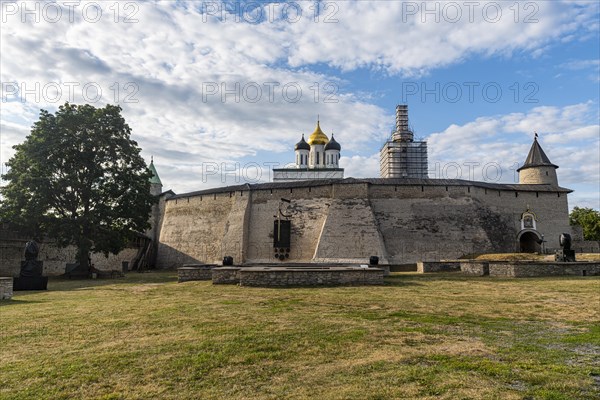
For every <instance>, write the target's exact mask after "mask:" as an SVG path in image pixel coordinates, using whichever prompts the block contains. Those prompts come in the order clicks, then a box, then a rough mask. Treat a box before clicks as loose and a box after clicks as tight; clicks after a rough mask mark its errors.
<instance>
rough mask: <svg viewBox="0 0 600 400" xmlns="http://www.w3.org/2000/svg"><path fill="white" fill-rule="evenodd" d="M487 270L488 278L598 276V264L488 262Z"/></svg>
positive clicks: (599, 271) (599, 272) (599, 269)
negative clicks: (488, 271)
mask: <svg viewBox="0 0 600 400" xmlns="http://www.w3.org/2000/svg"><path fill="white" fill-rule="evenodd" d="M489 268H490V276H496V277H509V278H521V277H535V276H565V275H567V276H568V275H571V276H591V275H600V263H599V262H570V263H553V262H535V261H533V262H525V261H521V262H519V261H516V262H515V261H512V262H490V266H489Z"/></svg>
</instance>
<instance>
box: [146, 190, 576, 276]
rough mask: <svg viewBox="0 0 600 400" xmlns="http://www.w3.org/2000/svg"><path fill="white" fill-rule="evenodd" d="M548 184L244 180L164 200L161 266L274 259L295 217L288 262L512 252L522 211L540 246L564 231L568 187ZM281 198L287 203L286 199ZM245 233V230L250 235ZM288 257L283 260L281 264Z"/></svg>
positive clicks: (551, 245)
mask: <svg viewBox="0 0 600 400" xmlns="http://www.w3.org/2000/svg"><path fill="white" fill-rule="evenodd" d="M568 192H569V191H568V190H566V189H562V188H559V187H556V186H551V185H505V184H487V183H482V182H471V181H461V180H431V179H420V180H419V179H416V180H410V179H398V180H396V179H345V180H332V181H309V182H293V183H292V182H290V183H265V184H258V185H240V186H236V187H226V188H219V189H213V190H205V191H201V192H195V193H189V194H183V195H178V196H174V197H172V198H170V199H168V200H166V202H165V206H164V215H163V217H162V226H161V228H160V232H159V238H160V239H159V244H158V258H157V266H158V267H159V268H175V267H178V266H181V265H182V264H187V263H218V262H220V261H221V260H222V259H223V257H224V256H225V255H229V256H232V257H233V258H234V262H235V263H274V262H277V261H276V260H275V259H274V252H273V230H274V229H273V222H274V220H275V216H276V215H277V214H278V210H279V207H280V204H282V205H283V207H282V211H284V212H285V213H288V214H291V218H290V219H291V224H292V234H291V246H290V248H291V252H290V257H289V259H286V260H285V261H289V262H332V263H333V262H358V263H365V262H366V261H367V260H368V259H369V256H371V255H377V256H379V257H380V261H381V262H382V263H389V264H403V263H415V262H417V261H420V260H440V259H455V258H458V257H460V256H462V255H465V254H470V253H483V252H515V251H518V248H517V247H518V241H517V235H518V232H519V231H520V230H521V225H520V219H521V214H522V213H523V212H524V211H526V210H527V209H528V208H529V209H530V210H531V211H532V212H534V213H535V214H536V216H537V219H538V220H537V230H538V231H539V232H540V233H542V234H544V236H545V239H546V240H547V243H546V244H545V245H546V249H547V250H549V251H552V249H556V248H559V243H558V237H559V235H560V233H562V232H570V231H571V228H570V226H569V225H568V205H567V193H568ZM281 198H285V199H289V200H291V203H290V204H289V206H288V204H287V203H282V202H281V200H280V199H281ZM250 233H251V234H250ZM285 261H283V262H281V263H282V264H285Z"/></svg>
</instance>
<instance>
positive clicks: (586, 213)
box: [569, 207, 600, 240]
mask: <svg viewBox="0 0 600 400" xmlns="http://www.w3.org/2000/svg"><path fill="white" fill-rule="evenodd" d="M569 223H570V224H571V225H579V226H581V227H582V228H583V238H584V239H585V240H600V212H598V210H594V209H593V208H579V207H575V208H573V211H571V214H569Z"/></svg>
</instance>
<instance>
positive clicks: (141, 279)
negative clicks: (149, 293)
mask: <svg viewBox="0 0 600 400" xmlns="http://www.w3.org/2000/svg"><path fill="white" fill-rule="evenodd" d="M171 282H177V272H176V271H171V270H168V271H147V272H128V273H127V274H125V276H124V277H119V278H103V279H91V278H90V279H69V278H65V277H61V276H51V277H49V279H48V290H20V291H16V292H14V293H15V295H17V297H22V296H27V295H30V294H38V293H44V292H62V291H73V290H86V289H94V288H97V287H102V286H110V285H121V284H125V285H135V284H140V285H143V284H152V283H171ZM13 299H14V297H13Z"/></svg>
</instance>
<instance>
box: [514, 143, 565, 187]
mask: <svg viewBox="0 0 600 400" xmlns="http://www.w3.org/2000/svg"><path fill="white" fill-rule="evenodd" d="M557 168H558V165H555V164H552V163H551V162H550V159H549V158H548V156H547V155H546V153H544V150H543V149H542V146H540V144H539V142H538V135H537V133H536V134H535V138H534V139H533V144H532V145H531V149H529V154H527V158H526V159H525V163H524V164H523V165H522V166H521V168H519V169H518V170H517V172H518V173H519V183H520V184H529V185H552V186H558V177H557V176H556V169H557Z"/></svg>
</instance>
